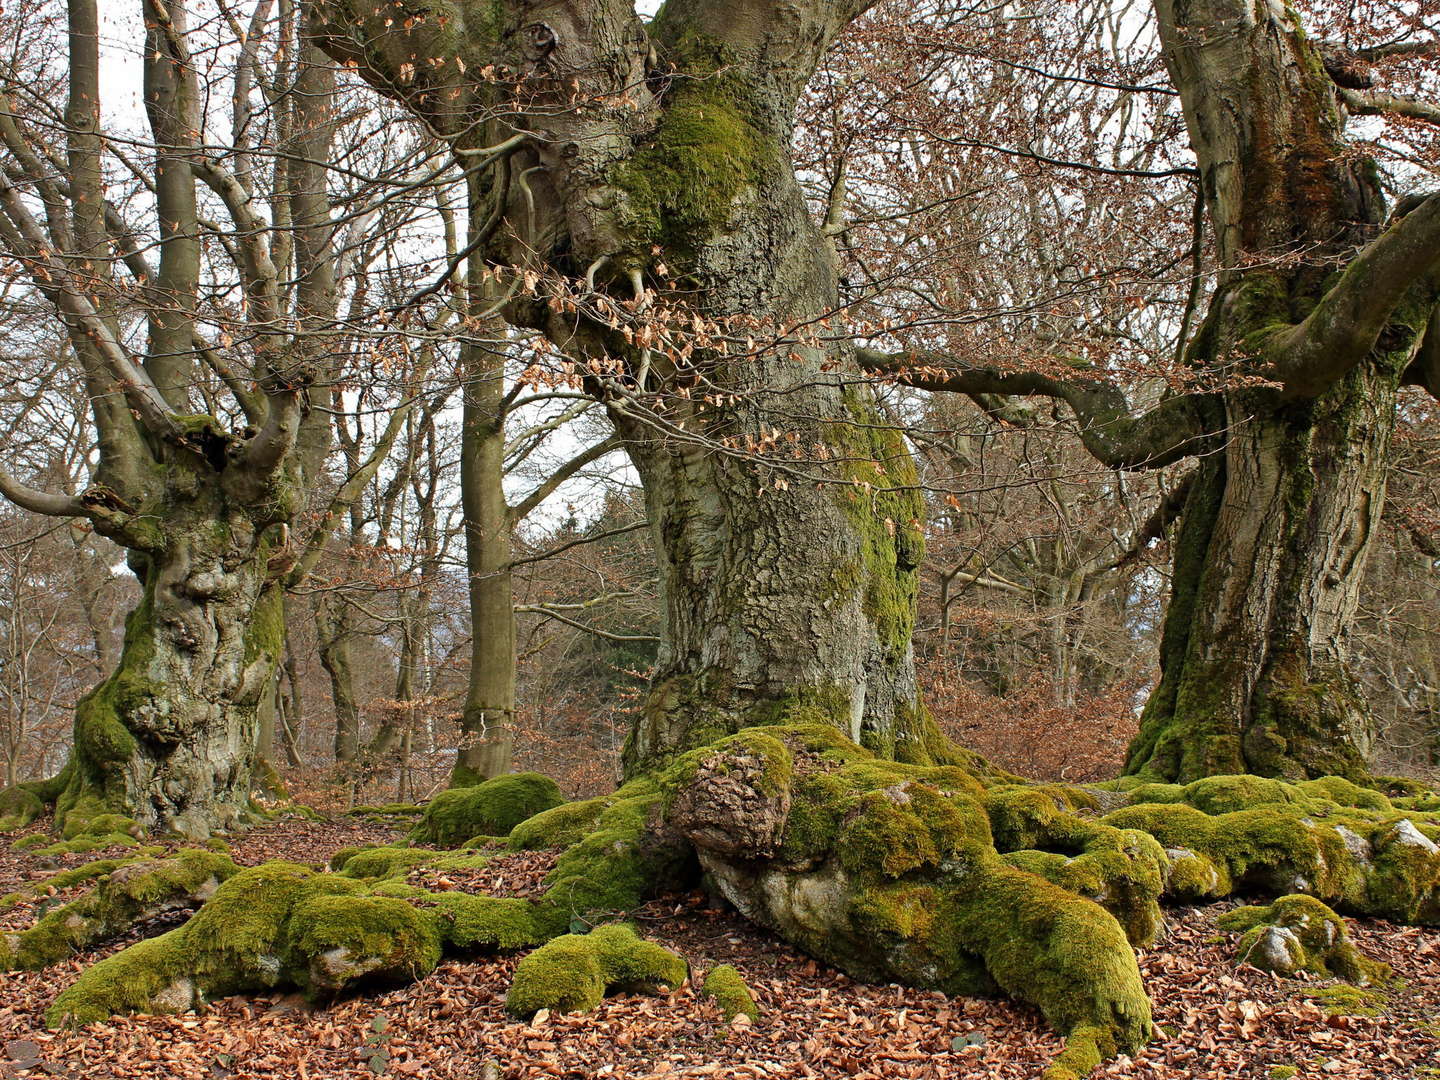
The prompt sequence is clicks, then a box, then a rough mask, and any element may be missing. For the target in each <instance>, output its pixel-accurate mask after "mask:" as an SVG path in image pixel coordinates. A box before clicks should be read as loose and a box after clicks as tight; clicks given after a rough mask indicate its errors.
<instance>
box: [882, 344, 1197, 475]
mask: <svg viewBox="0 0 1440 1080" xmlns="http://www.w3.org/2000/svg"><path fill="white" fill-rule="evenodd" d="M856 356H857V359H858V360H859V362H860V366H861V367H863V368H864V369H865V370H867V371H870V372H874V373H876V374H883V375H888V376H890V377H892V378H894V379H895V380H896V381H898V382H900V383H903V384H904V385H906V386H914V387H917V388H919V389H921V390H944V391H949V392H951V393H960V394H969V395H972V396H973V395H976V394H1014V395H1019V396H1024V397H1028V396H1036V395H1038V396H1041V397H1051V398H1058V399H1060V400H1061V401H1064V402H1065V403H1066V404H1067V405H1069V406H1070V407H1071V409H1073V410H1074V411H1075V415H1076V416H1077V417H1078V418H1079V420H1080V437H1081V439H1082V441H1083V442H1084V443H1085V448H1086V449H1087V450H1089V451H1090V453H1091V454H1093V455H1094V456H1095V457H1096V458H1097V459H1098V460H1099V461H1101V462H1102V463H1103V464H1105V465H1107V466H1108V467H1110V468H1112V469H1153V468H1159V467H1161V466H1164V465H1170V464H1173V463H1174V462H1176V461H1179V460H1180V459H1182V458H1185V457H1188V456H1190V455H1191V454H1195V453H1198V452H1200V451H1201V450H1202V449H1203V448H1204V444H1205V442H1206V440H1207V439H1208V438H1209V436H1210V435H1211V434H1212V433H1211V432H1209V431H1207V430H1206V427H1205V425H1204V423H1203V422H1202V420H1201V418H1200V414H1199V411H1198V409H1197V407H1196V401H1195V399H1194V398H1193V397H1191V396H1189V395H1176V396H1173V397H1167V398H1164V399H1162V400H1161V401H1160V402H1159V403H1158V404H1156V405H1154V406H1152V407H1150V408H1149V409H1146V410H1145V411H1143V412H1141V413H1139V414H1133V413H1132V412H1131V410H1130V404H1129V402H1128V401H1126V400H1125V395H1124V394H1123V393H1122V392H1121V391H1120V389H1119V388H1118V387H1116V386H1113V385H1111V384H1109V383H1104V382H1096V381H1083V382H1082V381H1078V380H1077V381H1069V380H1062V379H1056V378H1053V377H1051V376H1049V375H1043V374H1040V373H1039V372H1033V371H1013V372H1002V371H998V370H996V369H994V368H980V367H971V366H968V365H963V364H959V363H957V362H955V361H954V360H951V359H950V358H948V357H939V356H928V355H927V356H919V355H917V354H913V353H908V354H901V355H898V356H892V355H889V354H886V353H881V352H878V351H876V350H873V349H857V350H856Z"/></svg>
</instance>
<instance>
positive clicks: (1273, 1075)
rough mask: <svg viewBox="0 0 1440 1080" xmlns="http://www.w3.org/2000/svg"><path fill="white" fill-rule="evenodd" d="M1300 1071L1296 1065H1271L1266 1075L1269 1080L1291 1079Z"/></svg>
mask: <svg viewBox="0 0 1440 1080" xmlns="http://www.w3.org/2000/svg"><path fill="white" fill-rule="evenodd" d="M1299 1071H1300V1070H1299V1069H1297V1068H1296V1067H1295V1066H1294V1065H1271V1066H1270V1071H1269V1072H1268V1073H1266V1074H1265V1075H1266V1076H1268V1077H1269V1080H1290V1078H1291V1077H1292V1076H1294V1075H1296V1074H1297V1073H1298V1072H1299Z"/></svg>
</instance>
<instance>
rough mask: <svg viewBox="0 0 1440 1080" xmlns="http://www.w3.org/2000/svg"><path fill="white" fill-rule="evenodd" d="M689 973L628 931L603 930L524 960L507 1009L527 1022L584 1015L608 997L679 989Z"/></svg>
mask: <svg viewBox="0 0 1440 1080" xmlns="http://www.w3.org/2000/svg"><path fill="white" fill-rule="evenodd" d="M686 971H687V966H686V963H685V959H684V958H683V957H681V956H678V955H677V954H675V953H673V952H671V951H670V950H669V949H665V948H662V947H661V946H659V945H656V944H654V943H653V942H649V941H644V940H642V939H641V938H639V937H637V936H636V935H635V931H634V930H633V929H631V928H630V927H629V926H625V925H611V926H602V927H599V928H598V929H596V930H594V931H593V932H591V933H589V934H565V935H563V936H561V937H558V938H555V939H554V940H553V941H551V942H549V943H547V944H545V945H542V946H541V947H540V948H538V949H536V950H535V951H534V952H532V953H530V954H529V955H528V956H526V957H525V958H524V959H522V960H521V961H520V963H519V965H518V966H517V967H516V969H515V978H514V980H513V982H512V983H511V986H510V993H509V994H507V995H506V998H505V1009H506V1011H507V1012H509V1013H510V1014H511V1015H513V1016H518V1017H521V1018H522V1019H529V1018H530V1017H532V1016H534V1015H535V1014H536V1013H537V1012H539V1011H540V1010H541V1009H550V1010H552V1011H554V1012H585V1011H588V1010H590V1009H593V1008H594V1007H595V1006H596V1005H598V1004H600V1002H601V1001H602V1000H603V999H604V997H605V995H606V994H607V993H616V992H623V993H655V992H656V991H657V990H658V989H659V988H660V987H662V986H665V987H669V988H670V989H678V988H679V986H680V985H681V983H683V982H684V981H685V974H686Z"/></svg>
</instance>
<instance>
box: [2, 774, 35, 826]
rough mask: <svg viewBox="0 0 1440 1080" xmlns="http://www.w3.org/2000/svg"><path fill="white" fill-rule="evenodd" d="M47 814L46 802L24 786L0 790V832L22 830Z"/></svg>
mask: <svg viewBox="0 0 1440 1080" xmlns="http://www.w3.org/2000/svg"><path fill="white" fill-rule="evenodd" d="M43 813H45V802H44V800H42V799H41V798H40V796H38V795H37V794H35V792H34V791H32V790H31V789H30V788H29V787H27V786H26V785H24V784H17V785H15V786H14V787H7V788H0V832H13V831H14V830H16V829H22V828H24V827H25V826H26V825H29V824H30V823H31V822H32V821H34V820H35V819H36V818H38V817H39V816H40V815H41V814H43Z"/></svg>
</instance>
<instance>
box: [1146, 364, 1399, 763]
mask: <svg viewBox="0 0 1440 1080" xmlns="http://www.w3.org/2000/svg"><path fill="white" fill-rule="evenodd" d="M1394 375H1395V372H1394V371H1393V370H1392V371H1390V372H1385V371H1383V370H1377V369H1376V368H1375V367H1371V366H1366V367H1362V368H1359V369H1357V370H1356V371H1354V372H1353V373H1352V374H1351V375H1350V376H1349V377H1347V378H1346V379H1345V380H1344V381H1343V382H1341V383H1340V384H1339V385H1337V386H1335V387H1334V388H1333V389H1332V390H1331V391H1330V392H1328V393H1327V394H1325V395H1323V396H1321V397H1320V398H1318V399H1314V400H1311V401H1304V402H1298V403H1295V404H1293V405H1289V406H1284V407H1281V408H1279V409H1275V408H1274V407H1273V405H1270V404H1269V403H1267V402H1266V401H1265V400H1264V399H1265V398H1266V397H1273V395H1269V394H1266V393H1265V392H1258V393H1249V394H1245V393H1232V394H1229V395H1226V396H1225V399H1224V401H1223V405H1224V407H1225V408H1226V409H1227V411H1228V415H1227V416H1226V417H1225V420H1226V422H1227V423H1228V424H1229V430H1228V437H1227V439H1226V442H1225V447H1224V450H1223V452H1222V453H1220V454H1217V455H1215V456H1214V457H1212V458H1209V459H1206V460H1205V461H1204V462H1203V463H1202V464H1201V466H1200V473H1199V475H1198V477H1197V481H1196V483H1195V484H1194V486H1193V487H1192V489H1191V491H1190V493H1189V497H1188V498H1187V500H1186V505H1185V510H1184V513H1183V516H1182V519H1181V522H1180V525H1179V529H1178V532H1177V535H1176V539H1175V550H1174V584H1173V589H1172V594H1171V599H1170V608H1169V611H1168V613H1167V615H1166V620H1165V625H1164V630H1163V637H1162V643H1161V650H1162V651H1161V664H1162V677H1161V681H1160V685H1159V686H1158V687H1157V688H1156V690H1155V692H1154V693H1153V694H1152V696H1151V698H1150V700H1149V702H1148V703H1147V705H1146V709H1145V713H1144V716H1143V718H1142V720H1141V732H1140V735H1139V737H1138V738H1137V739H1136V741H1135V743H1134V745H1133V746H1132V747H1131V750H1130V755H1129V760H1128V763H1127V771H1130V772H1142V773H1144V774H1147V775H1152V776H1157V777H1162V778H1165V779H1169V780H1176V781H1180V782H1185V781H1189V780H1193V779H1196V778H1198V777H1201V776H1207V775H1213V774H1218V773H1245V772H1248V773H1256V774H1259V775H1264V776H1283V777H1290V778H1300V779H1304V778H1308V777H1314V776H1324V775H1331V774H1334V775H1342V776H1352V777H1353V776H1358V775H1360V774H1362V773H1363V772H1364V770H1365V760H1366V754H1367V752H1368V750H1369V745H1370V740H1371V732H1370V727H1369V720H1368V716H1367V713H1366V709H1365V705H1364V702H1363V699H1362V697H1361V694H1360V691H1359V687H1358V685H1357V683H1356V681H1355V678H1354V676H1353V675H1352V674H1351V672H1350V670H1349V668H1348V665H1347V656H1346V638H1347V633H1348V628H1349V626H1350V623H1351V620H1352V618H1353V616H1354V613H1355V608H1356V604H1357V601H1358V598H1359V588H1360V584H1361V581H1362V579H1363V575H1364V567H1365V560H1366V555H1367V553H1368V552H1369V549H1370V544H1371V541H1372V539H1373V537H1374V535H1375V533H1376V530H1377V526H1378V524H1379V520H1380V513H1381V509H1382V507H1383V503H1384V499H1385V469H1386V461H1387V457H1388V453H1389V443H1390V436H1391V432H1392V430H1393V428H1394V416H1395V392H1396V379H1395V377H1394ZM1267 406H1268V407H1267Z"/></svg>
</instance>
